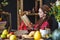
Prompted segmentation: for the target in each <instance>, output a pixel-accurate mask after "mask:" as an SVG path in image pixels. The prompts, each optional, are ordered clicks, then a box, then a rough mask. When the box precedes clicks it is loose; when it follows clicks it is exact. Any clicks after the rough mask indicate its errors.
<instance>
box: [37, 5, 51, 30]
mask: <svg viewBox="0 0 60 40" xmlns="http://www.w3.org/2000/svg"><path fill="white" fill-rule="evenodd" d="M41 9H42V11H43V12H44V14H46V18H45V19H39V20H38V22H37V23H36V24H38V26H37V30H39V28H40V26H41V25H42V23H43V22H44V21H46V20H48V19H49V14H48V12H49V11H50V8H49V7H48V6H47V5H43V6H42V7H41Z"/></svg>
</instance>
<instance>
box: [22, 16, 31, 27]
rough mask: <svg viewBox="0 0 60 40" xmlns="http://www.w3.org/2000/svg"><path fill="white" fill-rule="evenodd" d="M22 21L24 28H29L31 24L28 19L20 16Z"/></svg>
mask: <svg viewBox="0 0 60 40" xmlns="http://www.w3.org/2000/svg"><path fill="white" fill-rule="evenodd" d="M21 19H22V21H23V22H24V23H25V25H26V26H29V24H30V23H31V22H30V20H29V18H28V17H27V16H26V15H23V16H21Z"/></svg>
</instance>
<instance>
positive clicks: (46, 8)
mask: <svg viewBox="0 0 60 40" xmlns="http://www.w3.org/2000/svg"><path fill="white" fill-rule="evenodd" d="M41 9H42V11H43V12H44V13H47V12H49V11H50V8H49V6H47V5H43V6H42V7H41Z"/></svg>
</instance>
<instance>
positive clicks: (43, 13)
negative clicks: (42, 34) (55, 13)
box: [34, 5, 50, 30]
mask: <svg viewBox="0 0 60 40" xmlns="http://www.w3.org/2000/svg"><path fill="white" fill-rule="evenodd" d="M49 11H50V8H49V7H48V6H47V5H43V6H42V7H41V8H39V13H38V15H39V17H40V20H39V21H38V22H37V23H36V24H35V25H34V28H35V29H36V28H37V29H42V30H45V28H49V23H48V19H49V15H48V12H49Z"/></svg>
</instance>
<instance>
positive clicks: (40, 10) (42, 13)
mask: <svg viewBox="0 0 60 40" xmlns="http://www.w3.org/2000/svg"><path fill="white" fill-rule="evenodd" d="M38 14H39V17H40V18H43V17H44V16H46V15H45V14H44V12H43V11H42V9H41V8H40V9H39V13H38Z"/></svg>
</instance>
